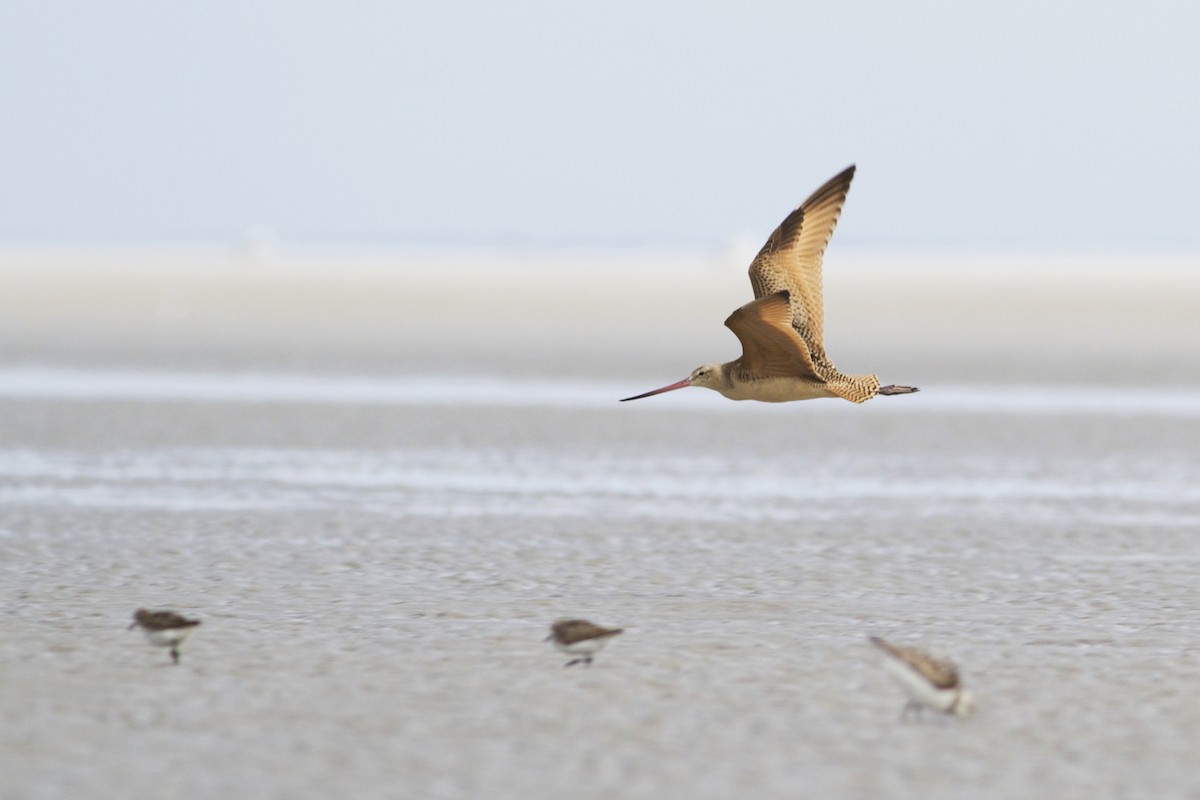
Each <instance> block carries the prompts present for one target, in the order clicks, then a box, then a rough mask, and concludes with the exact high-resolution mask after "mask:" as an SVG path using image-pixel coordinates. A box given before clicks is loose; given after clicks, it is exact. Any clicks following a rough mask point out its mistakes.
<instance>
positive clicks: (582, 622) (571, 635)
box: [550, 619, 623, 644]
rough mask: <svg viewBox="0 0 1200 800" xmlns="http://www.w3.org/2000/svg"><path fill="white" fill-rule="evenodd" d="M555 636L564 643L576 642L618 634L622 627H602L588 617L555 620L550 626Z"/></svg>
mask: <svg viewBox="0 0 1200 800" xmlns="http://www.w3.org/2000/svg"><path fill="white" fill-rule="evenodd" d="M550 630H551V632H552V633H553V635H554V638H555V639H556V640H558V641H559V642H562V643H563V644H575V643H576V642H584V641H587V640H588V639H602V638H604V637H606V636H616V635H617V634H618V633H620V632H621V631H622V630H623V629H622V628H602V627H600V626H599V625H594V624H592V623H591V622H588V621H587V620H586V619H566V620H559V621H558V622H555V623H554V624H553V625H552V626H551V627H550Z"/></svg>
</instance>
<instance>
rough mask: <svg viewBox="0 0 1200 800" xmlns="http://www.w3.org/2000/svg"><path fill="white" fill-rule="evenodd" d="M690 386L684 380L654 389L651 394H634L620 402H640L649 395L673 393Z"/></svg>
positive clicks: (687, 380) (688, 382)
mask: <svg viewBox="0 0 1200 800" xmlns="http://www.w3.org/2000/svg"><path fill="white" fill-rule="evenodd" d="M691 385H692V381H691V380H690V379H689V378H684V379H683V380H681V381H680V382H679V383H672V384H671V385H670V386H664V387H662V388H661V389H655V390H654V391H652V392H646V393H644V394H635V395H634V396H633V397H622V398H621V402H622V403H624V402H625V401H626V400H641V399H642V398H643V397H650V396H651V395H655V394H662V393H663V392H673V391H675V390H676V389H686V388H687V387H688V386H691Z"/></svg>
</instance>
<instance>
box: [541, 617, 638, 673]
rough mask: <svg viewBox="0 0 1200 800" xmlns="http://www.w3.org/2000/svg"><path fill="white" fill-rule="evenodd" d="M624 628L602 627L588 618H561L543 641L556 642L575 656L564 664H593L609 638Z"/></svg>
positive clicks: (555, 644) (564, 650) (552, 626)
mask: <svg viewBox="0 0 1200 800" xmlns="http://www.w3.org/2000/svg"><path fill="white" fill-rule="evenodd" d="M622 630H624V629H623V628H602V627H600V626H599V625H593V624H592V623H590V622H588V621H587V620H586V619H560V620H555V622H554V624H553V625H551V626H550V635H549V636H547V637H546V638H545V639H544V640H543V641H546V642H550V641H553V642H554V646H555V647H557V648H558V649H559V650H560V651H562V652H564V653H566V654H567V655H570V656H575V658H573V659H571V660H570V661H568V662H567V663H566V664H565V665H564V666H567V667H570V666H574V665H575V664H585V665H587V666H589V667H590V666H591V665H592V658H594V657H595V655H596V653H598V652H600V651H601V650H602V649H603V648H604V645H606V644H608V640H609V639H611V638H612V637H614V636H616V635H617V634H618V633H620V632H621V631H622Z"/></svg>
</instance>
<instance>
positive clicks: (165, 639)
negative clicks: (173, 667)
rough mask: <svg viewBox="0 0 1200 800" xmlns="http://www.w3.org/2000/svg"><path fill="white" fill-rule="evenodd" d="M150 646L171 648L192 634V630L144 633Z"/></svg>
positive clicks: (181, 629)
mask: <svg viewBox="0 0 1200 800" xmlns="http://www.w3.org/2000/svg"><path fill="white" fill-rule="evenodd" d="M145 633H146V638H147V639H148V640H149V641H150V644H153V645H157V646H159V647H171V646H172V645H176V644H179V643H180V642H182V641H183V640H184V639H186V638H187V637H188V636H189V635H191V633H192V628H169V629H168V630H165V631H145Z"/></svg>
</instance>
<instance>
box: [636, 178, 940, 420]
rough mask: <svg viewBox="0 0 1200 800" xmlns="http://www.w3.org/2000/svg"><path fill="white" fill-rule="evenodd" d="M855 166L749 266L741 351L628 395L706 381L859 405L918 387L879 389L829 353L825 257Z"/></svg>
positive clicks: (729, 323)
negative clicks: (721, 361) (837, 364)
mask: <svg viewBox="0 0 1200 800" xmlns="http://www.w3.org/2000/svg"><path fill="white" fill-rule="evenodd" d="M854 170H855V167H854V165H851V166H849V167H847V168H846V169H844V170H842V172H840V173H839V174H837V175H835V176H834V177H833V178H830V179H829V181H827V182H826V183H825V185H824V186H822V187H821V188H820V189H817V190H816V191H815V192H813V194H812V196H811V197H809V198H808V199H807V200H805V201H804V202H803V203H801V205H800V207H799V208H797V209H796V210H795V211H793V212H792V213H791V214H788V216H787V218H786V219H785V220H784V221H783V222H782V223H780V225H779V227H778V228H776V229H775V230H774V232H773V233H772V234H771V236H770V238H768V239H767V243H766V244H765V245H763V247H762V250H760V251H759V252H758V255H757V256H756V257H755V258H754V261H753V262H751V264H750V285H751V286H752V287H753V288H754V298H755V299H754V300H753V301H751V302H749V303H747V304H746V305H744V306H742V307H741V308H739V309H738V310H737V311H734V312H733V313H732V314H730V315H729V319H727V320H725V326H726V327H727V328H729V329H730V330H731V331H733V333H734V335H735V336H737V338H738V341H740V342H741V343H742V355H741V357H739V358H736V359H734V360H733V361H729V362H726V363H724V364H705V365H704V366H702V367H697V368H696V369H695V370H693V371H692V374H691V375H689V376H688V377H686V378H684V379H683V380H681V381H679V382H678V383H672V384H670V385H669V386H664V387H662V388H661V389H655V390H653V391H650V392H645V393H643V394H639V395H634V396H633V397H626V398H623V399H622V401H621V402H625V401H627V400H640V399H641V398H643V397H650V396H651V395H656V394H662V393H663V392H670V391H674V390H675V389H683V388H686V387H688V386H702V387H704V388H705V389H713V390H714V391H717V392H720V393H721V394H723V395H724V396H725V397H728V398H729V399H730V400H761V401H763V402H767V403H783V402H787V401H789V400H812V399H815V398H818V397H841V398H843V399H846V400H850V401H851V402H854V403H862V402H864V401H866V400H870V399H871V398H872V397H874V396H875V395H877V394H882V395H893V394H911V393H913V392H915V391H917V387H915V386H895V385H889V386H880V385H879V379H878V378H876V377H875V376H874V375H845V374H843V373H841V372H839V371H838V369H837V367H835V366H834V365H833V362H832V361H830V360H829V356H827V355H826V354H825V337H824V324H825V310H824V299H823V297H822V293H821V259H822V257H823V256H824V254H825V247H826V245H828V244H829V239H830V237H832V236H833V230H834V228H836V227H837V222H838V217H840V216H841V213H842V205H843V204H844V203H845V202H846V193H847V192H848V191H850V181H851V180H853V179H854Z"/></svg>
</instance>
